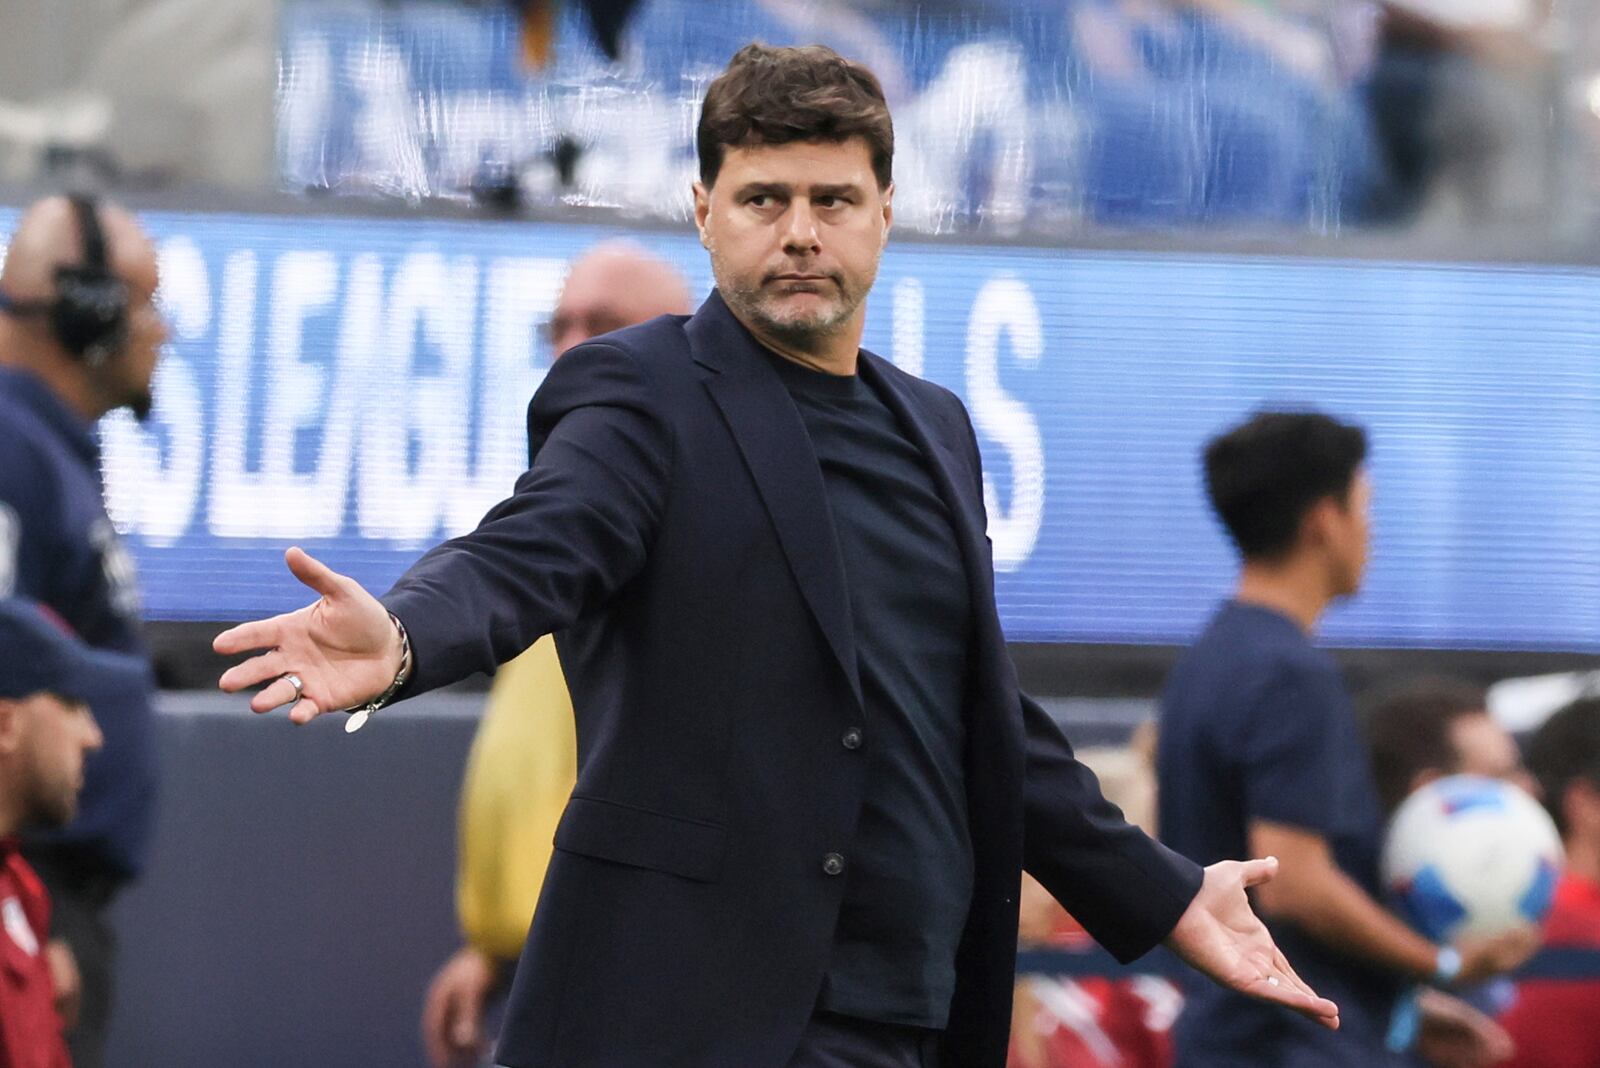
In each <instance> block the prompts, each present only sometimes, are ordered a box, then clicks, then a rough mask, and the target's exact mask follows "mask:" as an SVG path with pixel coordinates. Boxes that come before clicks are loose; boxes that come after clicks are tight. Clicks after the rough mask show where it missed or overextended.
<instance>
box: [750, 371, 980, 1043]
mask: <svg viewBox="0 0 1600 1068" xmlns="http://www.w3.org/2000/svg"><path fill="white" fill-rule="evenodd" d="M772 361H773V364H774V366H776V367H777V369H778V374H779V377H781V378H782V379H783V382H784V384H785V385H786V386H787V387H788V389H789V393H790V396H792V397H793V398H794V401H795V405H796V406H797V407H798V408H799V410H800V416H801V418H802V420H803V421H804V422H805V426H806V430H807V431H808V432H809V434H810V436H811V444H812V447H813V448H814V449H815V450H816V455H817V462H818V463H819V464H820V465H821V468H822V477H823V484H824V486H825V487H826V490H827V496H828V506H829V510H830V511H831V513H832V518H833V526H834V530H835V531H836V533H837V535H838V539H839V550H840V555H841V557H842V558H843V560H844V570H845V579H846V582H847V583H848V586H849V594H850V608H851V616H852V622H853V624H854V628H855V643H856V662H857V670H858V671H859V673H860V679H861V693H862V699H863V701H864V702H865V705H866V709H865V714H866V721H865V723H863V724H862V747H861V748H862V750H863V755H864V756H865V757H866V758H867V759H868V760H869V761H870V764H869V767H868V777H867V788H866V796H865V800H864V803H863V806H862V811H861V822H860V824H859V826H858V829H857V834H856V838H855V842H854V844H853V846H852V853H851V855H850V856H849V857H848V867H847V869H846V875H845V877H846V878H847V879H848V880H849V881H848V883H847V884H846V886H845V897H844V903H843V905H842V907H841V909H840V913H839V926H838V928H837V930H836V932H835V935H834V951H833V959H832V963H831V965H830V967H829V970H828V974H827V978H826V980H825V982H824V984H823V989H822V998H821V1005H822V1007H823V1008H826V1009H829V1010H830V1011H833V1012H839V1013H844V1014H847V1015H851V1016H858V1017H862V1018H866V1019H872V1020H882V1021H885V1022H890V1023H897V1024H906V1025H911V1026H917V1027H931V1028H942V1027H943V1026H944V1025H945V1022H946V1019H947V1017H948V1014H949V1007H950V998H951V996H952V994H953V993H954V991H955V978H956V972H955V957H956V948H957V945H958V943H959V942H960V939H961V931H962V928H963V927H964V925H965V923H966V918H967V910H968V907H969V905H970V904H971V898H972V881H973V860H972V844H971V840H970V838H969V837H968V829H967V795H966V783H965V774H964V771H963V754H964V750H965V744H966V743H965V725H964V723H963V720H962V706H963V703H964V696H965V693H964V688H965V684H966V676H967V662H966V656H967V646H968V638H969V632H970V627H971V612H972V606H971V603H970V596H969V591H968V585H967V573H966V567H965V564H964V562H963V561H962V557H961V550H960V547H959V546H958V545H957V544H956V539H955V532H954V529H953V528H952V526H951V520H950V515H949V510H948V508H947V506H946V505H945V502H944V500H943V499H942V498H941V497H940V496H939V493H938V490H937V489H936V488H935V485H934V482H933V477H932V475H931V474H930V473H929V471H928V467H927V464H926V461H925V460H924V459H923V456H922V454H921V452H920V451H919V450H918V449H917V447H916V445H914V444H913V443H912V442H911V441H910V440H909V439H908V438H907V437H906V435H905V433H904V432H903V431H902V429H901V428H900V425H899V423H898V422H897V421H896V419H895V416H894V413H893V412H891V411H890V410H889V409H888V408H887V407H886V406H885V405H884V403H883V401H882V400H881V399H880V398H879V397H878V395H877V394H876V393H874V392H873V390H872V388H871V387H870V386H868V385H867V383H866V382H864V381H862V380H861V379H860V378H859V377H857V376H854V375H851V376H840V375H828V374H823V373H821V372H818V371H812V370H810V369H808V368H805V367H802V366H800V365H798V364H795V363H792V362H791V361H788V360H784V359H782V358H781V357H777V356H773V357H772Z"/></svg>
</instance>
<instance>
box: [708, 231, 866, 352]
mask: <svg viewBox="0 0 1600 1068" xmlns="http://www.w3.org/2000/svg"><path fill="white" fill-rule="evenodd" d="M717 259H718V257H717V255H716V252H715V250H713V251H712V261H713V267H716V266H717ZM716 273H718V274H722V273H723V272H720V271H718V272H716ZM771 278H772V275H771V274H770V273H769V274H768V275H765V276H763V277H762V279H761V280H760V281H758V282H756V283H754V284H751V285H732V286H728V287H725V288H720V289H719V292H721V294H722V299H723V300H724V301H726V302H727V304H728V306H729V307H730V308H732V309H733V310H734V312H736V313H737V314H738V316H739V318H740V319H742V320H744V321H745V322H747V323H750V324H751V325H753V326H754V327H755V329H756V330H757V331H758V332H759V333H761V334H762V335H764V336H766V337H769V338H771V339H772V340H774V341H777V342H780V343H781V344H784V345H788V346H792V347H793V348H796V349H799V350H801V351H802V352H811V351H815V350H816V349H819V348H821V347H822V344H823V342H824V341H825V340H826V339H827V338H829V337H831V336H833V335H834V334H836V333H838V332H839V330H840V329H841V328H843V327H844V325H845V324H846V323H847V322H849V321H850V318H851V316H853V315H855V313H856V311H857V309H859V308H860V307H861V302H862V301H863V300H864V299H865V297H866V289H865V288H863V289H862V290H860V291H859V292H857V291H853V290H852V289H851V288H850V287H849V286H848V285H847V284H846V282H845V280H844V277H843V276H842V275H840V274H838V273H832V274H829V275H828V276H827V279H828V282H829V283H831V284H832V285H833V286H834V287H835V288H836V289H837V291H838V297H837V298H836V299H835V300H834V301H833V302H832V304H831V306H830V307H825V308H819V309H818V310H817V311H815V312H813V313H810V314H806V315H801V316H798V317H779V316H777V315H774V314H772V313H771V312H769V311H768V310H767V309H768V307H769V306H770V304H771V303H772V302H773V301H774V300H775V299H777V298H775V297H774V296H773V295H772V293H771V291H770V290H769V289H768V288H767V286H766V283H767V282H769V281H770V280H771ZM824 284H826V283H824ZM870 284H871V283H870V282H869V283H868V285H870Z"/></svg>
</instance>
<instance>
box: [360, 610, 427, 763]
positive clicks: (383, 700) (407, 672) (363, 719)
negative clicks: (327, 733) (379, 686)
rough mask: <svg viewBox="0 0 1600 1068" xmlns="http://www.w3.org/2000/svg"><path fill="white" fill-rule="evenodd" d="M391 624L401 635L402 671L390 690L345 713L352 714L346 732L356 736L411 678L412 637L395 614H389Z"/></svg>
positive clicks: (398, 672) (397, 675)
mask: <svg viewBox="0 0 1600 1068" xmlns="http://www.w3.org/2000/svg"><path fill="white" fill-rule="evenodd" d="M389 622H390V623H393V624H394V629H395V632H396V633H397V634H399V635H400V670H399V671H397V672H395V674H394V681H393V682H391V683H389V688H388V689H387V690H384V691H383V692H382V693H380V694H379V695H378V696H376V697H374V698H373V699H372V700H370V701H368V702H367V703H366V704H364V705H351V706H350V707H349V708H347V709H345V710H344V711H346V712H348V713H349V714H350V718H349V719H348V720H346V721H345V725H344V732H345V733H346V734H354V733H355V732H356V731H358V730H360V729H361V728H362V727H364V726H366V725H367V720H368V719H369V718H370V717H371V716H372V714H373V713H374V712H376V711H377V710H378V709H380V708H382V707H383V706H384V705H386V704H388V703H389V702H390V701H392V700H394V695H395V694H397V693H399V692H400V687H402V686H404V685H405V684H406V681H407V680H408V679H410V678H411V636H410V635H409V634H407V633H406V625H405V624H404V623H402V622H400V620H399V618H398V617H397V616H396V615H395V614H394V613H393V612H390V613H389Z"/></svg>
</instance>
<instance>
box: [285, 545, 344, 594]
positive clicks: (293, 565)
mask: <svg viewBox="0 0 1600 1068" xmlns="http://www.w3.org/2000/svg"><path fill="white" fill-rule="evenodd" d="M283 560H284V563H286V564H288V565H289V570H290V571H291V572H293V574H294V577H295V578H297V579H299V580H300V581H301V582H302V583H304V584H305V585H307V586H310V587H311V588H312V589H313V590H315V591H316V592H317V593H320V594H321V595H322V596H324V597H335V596H337V595H338V594H339V593H340V592H342V590H343V589H344V576H343V575H340V574H339V573H338V572H336V571H334V570H333V568H331V567H329V566H328V565H327V564H325V563H323V562H322V561H321V560H318V559H317V558H316V557H314V556H312V555H311V554H310V553H308V552H306V551H305V550H304V549H302V548H300V547H299V546H298V545H296V546H294V547H293V548H291V549H289V551H288V552H286V553H284V554H283Z"/></svg>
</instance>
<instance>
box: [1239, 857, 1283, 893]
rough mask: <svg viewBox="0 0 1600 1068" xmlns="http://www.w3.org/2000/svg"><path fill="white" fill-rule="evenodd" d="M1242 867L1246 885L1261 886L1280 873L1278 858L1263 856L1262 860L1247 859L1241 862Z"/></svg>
mask: <svg viewBox="0 0 1600 1068" xmlns="http://www.w3.org/2000/svg"><path fill="white" fill-rule="evenodd" d="M1240 867H1241V868H1242V869H1243V872H1242V874H1243V876H1244V885H1245V886H1247V887H1248V886H1260V885H1261V884H1262V883H1264V882H1266V881H1267V880H1269V879H1271V878H1272V877H1273V876H1274V875H1277V874H1278V858H1277V857H1263V858H1262V859H1260V860H1247V861H1244V862H1243V863H1241V864H1240Z"/></svg>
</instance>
